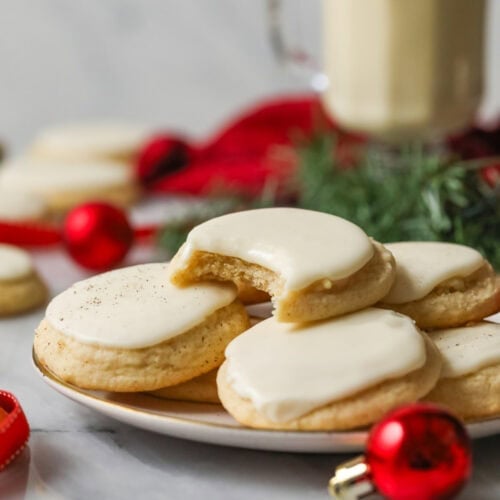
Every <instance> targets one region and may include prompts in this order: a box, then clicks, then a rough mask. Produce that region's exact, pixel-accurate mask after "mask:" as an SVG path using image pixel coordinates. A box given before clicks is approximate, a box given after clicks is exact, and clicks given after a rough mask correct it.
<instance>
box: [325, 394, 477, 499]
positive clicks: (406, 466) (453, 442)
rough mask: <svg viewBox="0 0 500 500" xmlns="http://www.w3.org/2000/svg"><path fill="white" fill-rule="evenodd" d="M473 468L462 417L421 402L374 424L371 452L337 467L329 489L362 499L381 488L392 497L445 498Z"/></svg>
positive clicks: (465, 479) (338, 495) (462, 482)
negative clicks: (461, 420)
mask: <svg viewBox="0 0 500 500" xmlns="http://www.w3.org/2000/svg"><path fill="white" fill-rule="evenodd" d="M470 472H471V447H470V441H469V438H468V436H467V433H466V431H465V428H464V426H463V425H462V424H461V422H460V421H459V420H458V419H457V418H456V417H454V416H453V415H452V414H451V413H449V412H448V411H446V410H444V409H443V408H440V407H438V406H435V405H431V404H426V403H417V404H413V405H409V406H405V407H402V408H399V409H397V410H395V411H393V412H391V413H389V414H388V415H387V416H386V417H385V418H384V419H383V420H382V421H381V422H379V423H378V424H377V425H375V426H374V427H373V429H372V431H371V432H370V436H369V438H368V442H367V447H366V457H365V458H364V459H356V460H354V461H351V462H349V463H347V464H345V465H344V466H340V467H339V468H337V470H336V474H335V476H334V477H333V478H332V479H331V480H330V493H331V495H332V496H333V497H334V498H346V496H343V495H345V494H346V492H348V493H349V494H350V495H351V496H349V497H348V498H361V496H364V495H366V494H368V493H371V492H373V491H374V490H375V489H377V490H378V491H379V492H380V493H381V494H382V495H384V497H385V498H388V499H390V500H443V499H449V498H453V497H454V496H455V495H456V494H457V493H458V492H459V491H460V490H461V489H462V487H463V486H464V484H465V482H466V481H467V479H468V478H469V475H470ZM358 494H359V495H360V496H359V497H358V496H357V495H358Z"/></svg>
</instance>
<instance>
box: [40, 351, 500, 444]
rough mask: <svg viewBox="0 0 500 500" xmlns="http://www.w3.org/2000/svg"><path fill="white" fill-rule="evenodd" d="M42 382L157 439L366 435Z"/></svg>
mask: <svg viewBox="0 0 500 500" xmlns="http://www.w3.org/2000/svg"><path fill="white" fill-rule="evenodd" d="M33 362H34V365H35V368H36V370H37V371H38V373H39V374H40V376H41V377H42V378H43V380H44V381H45V382H46V383H47V384H48V385H49V386H51V387H52V388H53V389H55V390H56V391H58V392H60V393H61V394H63V395H64V396H66V397H68V398H70V399H72V400H74V401H76V402H77V403H80V404H82V405H84V406H87V407H89V408H92V409H93V410H96V411H98V412H99V413H102V414H104V415H107V416H108V417H111V418H114V419H116V420H119V421H121V422H125V423H127V424H130V425H133V426H135V427H140V428H141V429H146V430H149V431H153V432H158V433H160V434H166V435H168V436H174V437H177V438H183V439H190V440H192V441H201V442H204V443H211V444H218V445H225V446H235V447H239V448H251V449H256V450H270V451H285V452H299V453H344V452H357V451H362V450H363V448H364V444H365V441H366V438H367V436H368V433H367V432H366V431H355V432H283V431H264V430H255V429H248V428H245V427H242V426H241V425H239V424H238V423H237V422H236V421H235V420H234V419H233V418H232V417H231V416H230V415H228V414H227V413H226V412H225V411H224V409H223V408H222V407H221V406H220V405H215V404H202V403H187V402H181V401H169V400H164V399H159V398H157V397H154V396H150V395H147V394H133V393H127V394H118V393H105V392H97V391H87V390H84V389H79V388H77V387H74V386H72V385H70V384H67V383H66V382H63V381H61V380H59V379H58V378H57V377H55V376H54V375H53V374H52V373H50V372H49V371H47V370H46V369H45V368H44V367H43V366H41V365H40V364H39V363H38V360H37V359H36V356H35V355H33ZM467 428H468V430H469V433H470V435H471V436H472V437H473V438H478V437H484V436H490V435H493V434H497V433H500V418H499V419H495V420H488V421H486V422H480V423H475V424H469V425H468V426H467Z"/></svg>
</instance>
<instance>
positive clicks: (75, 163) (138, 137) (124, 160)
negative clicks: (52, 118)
mask: <svg viewBox="0 0 500 500" xmlns="http://www.w3.org/2000/svg"><path fill="white" fill-rule="evenodd" d="M150 136H151V129H150V128H149V127H144V126H142V125H137V124H132V123H125V122H96V123H80V124H67V125H64V126H58V127H52V128H48V129H46V130H44V131H42V132H41V133H39V134H38V135H37V137H36V138H35V140H34V143H33V145H32V146H31V147H30V148H28V150H27V151H26V152H25V154H24V155H22V156H20V157H18V158H16V159H13V160H8V161H6V162H4V163H3V165H2V168H1V169H0V198H1V197H3V196H4V194H3V193H19V195H20V196H22V195H24V196H29V197H30V198H33V197H37V198H40V199H41V200H42V201H43V202H44V204H45V206H46V209H47V211H48V213H49V215H51V216H53V215H55V216H60V215H64V214H65V213H66V212H67V211H68V210H70V209H71V208H73V207H74V206H76V205H78V204H80V203H83V202H86V201H93V200H102V201H108V202H111V203H114V204H117V205H119V206H123V207H128V206H130V205H131V204H132V203H134V202H135V201H136V200H137V199H138V198H139V196H140V189H139V186H138V185H137V182H136V180H135V174H134V169H133V166H134V162H135V159H136V157H137V154H138V152H139V150H140V148H141V147H142V146H143V144H144V143H145V141H146V140H147V139H148V138H149V137H150ZM1 208H2V207H1V204H0V215H1Z"/></svg>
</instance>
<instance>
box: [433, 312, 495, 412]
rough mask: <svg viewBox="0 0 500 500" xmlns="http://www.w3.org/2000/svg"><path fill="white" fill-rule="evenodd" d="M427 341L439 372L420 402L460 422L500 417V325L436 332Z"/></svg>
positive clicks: (484, 325)
mask: <svg viewBox="0 0 500 500" xmlns="http://www.w3.org/2000/svg"><path fill="white" fill-rule="evenodd" d="M431 338H432V340H433V341H434V342H435V344H436V346H437V348H438V349H439V351H440V352H441V355H442V357H443V370H442V373H441V378H440V380H439V381H438V383H437V385H436V387H434V389H433V390H432V391H431V392H430V394H428V395H427V396H426V397H425V398H424V399H425V400H428V401H434V402H436V403H441V404H443V405H446V406H448V407H449V408H451V409H452V410H453V411H454V412H455V413H456V414H457V415H459V416H460V417H461V418H463V419H464V420H479V419H485V418H491V417H496V416H500V325H499V324H497V323H488V322H486V321H483V322H481V323H478V324H476V325H473V326H468V327H462V328H451V329H446V330H439V331H436V332H433V333H432V334H431Z"/></svg>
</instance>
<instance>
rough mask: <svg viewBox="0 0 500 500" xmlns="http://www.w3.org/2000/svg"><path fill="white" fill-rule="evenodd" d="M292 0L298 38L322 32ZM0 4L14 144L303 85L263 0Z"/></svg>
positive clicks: (493, 64) (306, 6) (221, 109)
mask: <svg viewBox="0 0 500 500" xmlns="http://www.w3.org/2000/svg"><path fill="white" fill-rule="evenodd" d="M470 1H475V0H470ZM285 2H286V3H287V4H288V5H292V6H293V7H298V8H299V10H300V16H298V17H300V18H301V20H302V24H301V25H300V28H301V29H302V31H301V33H302V39H306V40H307V41H311V40H317V38H318V37H319V27H318V22H317V21H318V18H319V1H318V0H302V1H297V0H285ZM490 4H491V5H490V7H491V8H490V12H489V25H490V30H489V36H488V44H487V45H488V49H489V50H488V77H487V89H486V97H485V103H484V106H483V109H484V110H486V111H487V113H486V114H487V115H488V116H490V117H491V116H494V115H495V113H499V112H500V0H490ZM0 5H1V8H2V10H1V15H0V67H1V70H0V71H1V73H0V75H1V77H0V82H1V84H0V138H1V139H2V140H4V141H7V142H8V143H10V144H12V145H13V146H14V147H15V148H19V147H21V146H22V145H24V144H26V143H27V141H28V140H29V139H30V138H31V137H32V136H33V134H34V133H35V132H36V130H38V129H39V128H41V127H43V126H44V125H46V124H48V123H53V122H61V121H68V120H75V119H83V118H93V117H124V118H130V119H137V120H139V121H144V122H147V123H152V124H154V125H158V126H163V127H164V128H168V129H180V130H184V131H189V132H191V133H195V134H198V135H200V134H201V135H204V134H207V133H209V132H210V131H212V130H214V129H215V128H216V127H217V126H218V125H220V124H222V123H223V122H224V121H225V120H227V119H228V118H230V117H231V116H232V115H234V114H235V113H236V112H237V111H239V110H240V109H241V108H242V107H244V106H247V105H248V104H250V103H252V102H254V101H255V100H257V99H259V98H262V97H264V96H270V95H273V94H277V93H279V92H281V91H284V90H291V89H300V88H306V86H305V83H304V81H303V80H302V81H301V80H300V79H298V78H297V77H294V76H292V75H291V74H290V73H288V72H286V71H283V70H282V69H280V67H279V66H278V65H277V64H276V63H275V61H274V59H273V55H272V53H271V50H270V48H269V44H268V38H267V25H266V7H265V5H266V4H265V2H264V0H211V1H209V0H85V1H77V0H3V1H1V2H0ZM298 28H299V23H297V25H293V29H298ZM495 28H496V29H495ZM313 44H314V43H313Z"/></svg>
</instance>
